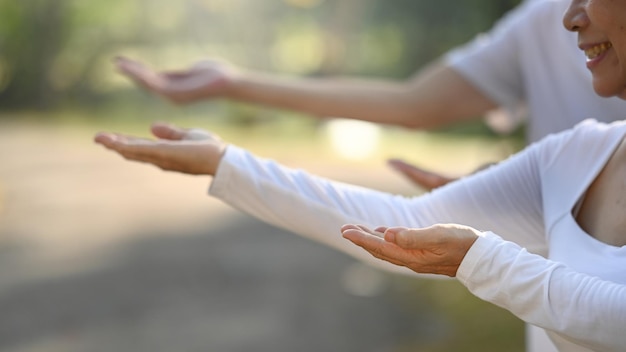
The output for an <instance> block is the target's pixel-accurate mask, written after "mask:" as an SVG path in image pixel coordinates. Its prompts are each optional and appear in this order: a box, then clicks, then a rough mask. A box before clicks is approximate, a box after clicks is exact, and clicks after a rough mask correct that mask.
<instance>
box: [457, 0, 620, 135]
mask: <svg viewBox="0 0 626 352" xmlns="http://www.w3.org/2000/svg"><path fill="white" fill-rule="evenodd" d="M569 3H570V1H567V0H543V1H539V0H535V1H526V2H525V3H523V4H522V5H520V6H518V7H517V8H516V9H514V10H513V11H511V12H509V13H508V14H507V15H506V16H505V17H503V18H502V19H501V20H500V21H499V22H498V23H497V24H496V26H495V27H494V28H493V29H492V30H491V31H490V32H489V33H487V34H483V35H480V36H478V37H477V38H476V39H475V40H473V41H472V42H470V43H469V44H467V45H465V46H463V47H460V48H459V49H456V50H453V51H451V52H450V53H449V54H448V55H447V56H446V60H447V63H448V64H449V65H450V67H452V68H453V69H455V70H456V71H458V72H459V73H460V74H461V75H463V76H464V77H465V78H466V79H468V80H469V81H470V82H472V83H473V84H474V85H475V86H477V87H478V88H479V89H481V90H482V91H483V92H484V93H485V94H486V95H487V96H488V97H490V98H491V99H492V100H493V101H494V102H495V103H497V104H498V105H500V106H502V107H503V108H505V110H506V111H507V112H510V114H509V117H510V118H511V119H513V120H514V119H515V116H517V115H516V114H517V113H518V112H519V111H520V108H522V111H524V113H525V114H526V115H527V119H528V121H527V122H528V127H527V128H528V130H527V132H528V133H527V139H528V141H536V140H538V139H540V138H542V137H544V136H546V135H548V134H549V133H554V132H559V131H563V130H565V129H568V128H571V127H572V126H574V125H575V124H576V123H578V122H580V121H582V120H584V119H587V118H594V119H596V120H598V121H605V122H610V121H615V120H621V119H624V118H626V101H624V100H622V99H619V98H616V97H612V98H602V97H599V96H598V95H597V94H596V93H595V92H594V91H593V86H592V84H591V73H590V72H589V70H588V69H587V68H586V66H585V61H586V59H585V55H584V53H583V52H582V51H581V50H580V49H578V46H577V35H576V33H572V32H569V31H567V30H566V29H565V28H564V27H563V14H564V13H565V11H566V9H567V7H568V5H569ZM538 38H539V39H538Z"/></svg>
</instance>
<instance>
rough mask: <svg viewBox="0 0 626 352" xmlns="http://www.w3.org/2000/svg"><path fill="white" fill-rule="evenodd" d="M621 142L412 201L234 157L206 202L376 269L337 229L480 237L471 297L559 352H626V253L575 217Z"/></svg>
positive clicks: (230, 153)
mask: <svg viewBox="0 0 626 352" xmlns="http://www.w3.org/2000/svg"><path fill="white" fill-rule="evenodd" d="M625 133H626V123H624V122H616V123H612V124H610V125H608V124H603V123H598V122H596V121H594V120H588V121H585V122H583V123H580V124H579V125H577V126H576V128H574V129H572V130H568V131H566V132H562V133H559V134H555V135H550V136H549V137H547V138H545V139H543V140H541V141H540V142H537V143H535V144H533V145H531V146H530V147H528V148H526V149H525V150H524V151H523V152H521V153H518V154H516V155H514V156H512V157H511V158H509V159H507V160H506V161H503V162H501V163H499V164H498V165H495V166H493V167H491V168H489V169H487V170H484V171H482V172H480V173H477V174H474V175H472V176H468V177H465V178H463V179H461V180H459V181H457V182H454V183H451V184H449V185H447V186H445V187H442V188H440V189H437V190H435V191H433V192H431V193H428V194H426V195H422V196H419V197H412V198H408V197H403V196H398V195H393V194H389V193H384V192H379V191H374V190H371V189H366V188H362V187H357V186H352V185H348V184H344V183H339V182H333V181H330V180H327V179H324V178H320V177H316V176H313V175H310V174H308V173H306V172H304V171H301V170H294V169H289V168H286V167H283V166H281V165H279V164H277V163H276V162H274V161H271V160H266V159H260V158H257V157H255V156H253V155H251V154H249V153H248V152H246V151H244V150H242V149H240V148H237V147H235V146H229V147H228V148H227V150H226V153H225V155H224V157H223V159H222V161H221V163H220V165H219V168H218V171H217V173H216V175H215V177H214V179H213V181H212V184H211V187H210V190H209V192H210V194H211V195H213V196H215V197H217V198H220V199H221V200H223V201H224V202H226V203H228V204H230V205H231V206H233V207H234V208H237V209H240V210H242V211H244V212H246V213H248V214H251V215H253V216H255V217H257V218H259V219H261V220H263V221H265V222H267V223H270V224H273V225H275V226H278V227H281V228H284V229H287V230H289V231H292V232H294V233H296V234H299V235H302V236H305V237H308V238H311V239H313V240H316V241H320V242H323V243H326V244H328V245H330V246H333V247H335V248H337V249H340V250H342V251H344V252H346V253H349V254H352V255H354V256H356V257H358V258H361V259H364V260H373V261H377V262H380V263H382V262H381V261H378V260H377V259H373V257H371V256H369V254H367V253H366V252H365V251H363V250H362V249H360V248H358V247H357V246H355V245H353V244H352V243H350V242H349V241H347V240H345V239H343V238H342V237H341V234H340V231H339V228H340V227H341V225H343V224H346V223H357V224H364V225H368V226H372V227H374V226H407V227H425V226H429V225H432V224H436V223H459V224H464V225H468V226H472V227H474V228H476V229H478V230H480V231H484V235H483V236H481V237H480V238H479V239H478V240H477V241H476V242H475V243H474V245H473V246H472V247H471V248H470V250H469V251H468V253H467V255H466V256H465V258H464V259H463V262H462V263H461V266H460V267H459V269H458V272H457V278H458V279H459V280H460V282H461V283H462V284H464V285H465V286H466V287H467V288H468V289H469V290H470V291H471V292H472V293H473V294H474V295H476V296H478V297H479V298H481V299H484V300H486V301H489V302H491V303H493V304H496V305H498V306H501V307H503V308H505V309H507V310H509V311H511V312H512V313H513V314H515V315H516V316H518V317H520V318H521V319H523V320H524V321H526V322H528V323H531V324H533V325H536V326H540V327H542V328H544V329H546V331H547V332H548V334H549V335H550V337H551V339H552V341H553V342H554V344H555V345H556V346H557V347H558V348H559V350H561V351H625V350H626V246H624V247H614V246H611V245H608V244H605V243H603V242H600V241H598V240H596V239H594V238H593V237H591V236H590V235H588V234H587V233H585V232H584V231H583V230H582V229H581V228H580V227H579V226H578V224H577V223H576V221H575V219H574V217H573V215H572V210H573V209H574V207H575V206H576V204H577V202H578V201H579V200H580V199H581V197H582V196H583V195H584V193H585V191H586V190H587V188H588V187H589V185H590V184H591V183H592V182H593V180H594V179H595V177H596V176H597V175H598V173H599V172H600V171H601V170H602V169H603V167H604V165H605V164H606V163H607V161H608V160H609V158H610V156H611V155H612V153H613V152H614V151H615V149H616V148H617V146H618V145H619V143H620V142H621V140H622V139H623V138H624V135H625ZM625 215H626V214H625ZM496 234H497V235H496ZM534 253H538V254H541V255H538V254H534ZM388 265H391V264H388Z"/></svg>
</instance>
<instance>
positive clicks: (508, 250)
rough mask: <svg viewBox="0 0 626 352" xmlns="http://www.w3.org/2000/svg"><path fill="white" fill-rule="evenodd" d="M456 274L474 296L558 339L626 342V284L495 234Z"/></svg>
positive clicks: (603, 344)
mask: <svg viewBox="0 0 626 352" xmlns="http://www.w3.org/2000/svg"><path fill="white" fill-rule="evenodd" d="M457 278H458V279H459V281H461V283H463V284H464V285H465V286H466V287H467V288H468V289H469V290H470V291H471V292H472V293H473V294H474V295H476V296H477V297H479V298H481V299H483V300H486V301H488V302H491V303H494V304H496V305H498V306H500V307H503V308H505V309H507V310H509V311H510V312H512V313H513V314H515V315H516V316H518V317H520V318H521V319H523V320H524V321H526V322H529V323H531V324H534V325H537V326H540V327H543V328H545V329H546V330H548V331H551V332H554V333H556V334H558V335H556V336H555V335H553V339H555V342H556V343H557V344H558V342H559V341H558V340H559V339H565V340H567V341H569V342H570V343H574V344H577V345H580V346H585V347H587V348H589V349H592V350H594V351H623V350H624V348H625V347H626V333H625V332H626V330H625V329H626V328H625V327H626V286H624V285H620V284H617V283H614V282H610V281H604V280H601V279H599V278H597V277H593V276H589V275H585V274H582V273H579V272H575V271H573V270H571V269H570V268H568V267H567V266H566V265H564V264H561V263H557V262H554V261H550V260H548V259H545V258H543V257H540V256H537V255H534V254H531V253H528V252H527V251H526V250H525V249H523V248H521V247H519V246H518V245H516V244H515V243H512V242H509V241H504V240H502V239H501V238H500V237H499V236H497V235H494V234H493V233H486V234H485V236H484V237H481V238H479V239H478V240H477V241H476V243H475V244H474V246H472V248H471V249H470V250H469V251H468V253H467V255H466V256H465V258H464V260H463V263H462V264H461V266H460V267H459V270H458V272H457Z"/></svg>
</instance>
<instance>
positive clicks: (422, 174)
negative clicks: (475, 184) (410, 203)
mask: <svg viewBox="0 0 626 352" xmlns="http://www.w3.org/2000/svg"><path fill="white" fill-rule="evenodd" d="M387 163H388V164H389V166H391V167H392V168H393V169H394V170H396V171H398V172H400V173H401V174H402V175H404V176H405V177H406V178H408V179H409V180H410V181H411V182H413V183H415V184H416V185H418V186H419V187H422V188H424V189H427V190H429V191H430V190H432V189H435V188H437V187H441V186H444V185H446V184H448V183H450V182H452V181H454V180H456V178H453V177H447V176H443V175H440V174H437V173H434V172H431V171H426V170H424V169H422V168H419V167H417V166H415V165H411V164H408V163H406V162H404V161H402V160H399V159H391V160H389V161H388V162H387Z"/></svg>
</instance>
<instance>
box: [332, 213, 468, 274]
mask: <svg viewBox="0 0 626 352" xmlns="http://www.w3.org/2000/svg"><path fill="white" fill-rule="evenodd" d="M341 233H342V235H343V237H344V238H346V239H348V240H350V241H351V242H353V243H354V244H356V245H357V246H360V247H362V248H363V249H365V250H366V251H368V252H369V253H370V254H372V255H373V256H374V257H376V258H378V259H382V260H385V261H388V262H390V263H393V264H396V265H400V266H406V267H407V268H409V269H411V270H413V271H415V272H417V273H422V274H440V275H447V276H451V277H454V276H456V272H457V270H458V268H459V265H461V262H462V261H463V258H464V257H465V254H466V253H467V251H468V250H469V249H470V247H471V246H472V245H473V244H474V242H475V241H476V239H477V238H478V236H479V232H478V231H477V230H474V229H473V228H471V227H467V226H462V225H441V224H439V225H434V226H431V227H427V228H421V229H409V228H406V227H389V228H388V227H379V228H376V229H375V230H371V229H369V228H367V227H365V226H360V225H344V226H342V227H341Z"/></svg>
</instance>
